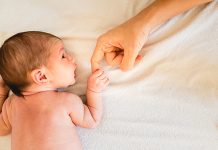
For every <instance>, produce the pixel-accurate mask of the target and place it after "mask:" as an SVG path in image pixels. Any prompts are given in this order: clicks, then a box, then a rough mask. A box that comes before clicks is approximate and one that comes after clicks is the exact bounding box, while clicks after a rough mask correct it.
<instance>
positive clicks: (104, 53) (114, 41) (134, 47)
mask: <svg viewBox="0 0 218 150" xmlns="http://www.w3.org/2000/svg"><path fill="white" fill-rule="evenodd" d="M147 36H148V31H147V30H144V29H143V28H142V26H140V23H139V22H138V20H137V18H132V19H130V20H128V21H127V22H125V23H124V24H121V25H120V26H118V27H116V28H114V29H112V30H109V31H108V32H106V33H105V34H103V35H101V36H100V37H99V38H98V40H97V44H96V47H95V50H94V53H93V55H92V58H91V64H92V71H93V72H94V71H95V70H97V69H99V68H100V62H101V60H102V59H103V58H105V60H106V62H107V63H108V64H109V65H111V66H117V65H120V68H121V69H122V70H123V71H126V70H128V69H131V68H132V67H133V66H134V64H135V63H136V62H138V61H140V60H141V56H140V55H139V51H140V50H141V48H142V46H143V45H144V44H145V42H146V40H147Z"/></svg>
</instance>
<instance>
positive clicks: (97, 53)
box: [91, 42, 104, 72]
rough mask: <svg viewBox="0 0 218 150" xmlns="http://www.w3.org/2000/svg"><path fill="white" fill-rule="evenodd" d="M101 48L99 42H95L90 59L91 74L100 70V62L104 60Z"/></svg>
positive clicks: (101, 45)
mask: <svg viewBox="0 0 218 150" xmlns="http://www.w3.org/2000/svg"><path fill="white" fill-rule="evenodd" d="M102 47H103V44H102V43H101V42H97V44H96V47H95V49H94V52H93V54H92V58H91V67H92V72H95V71H96V70H97V69H99V68H100V62H101V60H102V59H103V58H104V51H103V49H102Z"/></svg>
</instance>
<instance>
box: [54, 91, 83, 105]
mask: <svg viewBox="0 0 218 150" xmlns="http://www.w3.org/2000/svg"><path fill="white" fill-rule="evenodd" d="M58 96H59V98H60V99H62V100H63V101H64V103H66V104H73V103H78V101H79V102H81V98H80V97H79V96H78V95H76V94H73V93H69V92H59V93H58Z"/></svg>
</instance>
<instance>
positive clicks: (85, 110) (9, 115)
mask: <svg viewBox="0 0 218 150" xmlns="http://www.w3.org/2000/svg"><path fill="white" fill-rule="evenodd" d="M0 58H1V59H0V74H1V76H2V79H3V80H2V79H0V80H1V82H0V83H1V84H0V94H1V95H0V112H1V114H0V135H7V134H9V133H11V138H12V139H11V141H12V150H79V149H82V148H81V144H80V140H79V137H78V135H77V132H76V128H75V127H76V126H81V127H84V128H94V127H96V125H97V124H98V123H99V122H100V120H101V116H102V100H101V92H102V90H103V89H104V88H105V87H106V86H107V85H108V84H109V80H108V78H107V76H106V75H105V73H104V71H103V70H101V69H100V70H97V71H95V72H94V73H92V74H91V75H90V77H89V78H88V83H87V84H88V85H87V95H86V96H87V104H86V105H85V104H83V102H82V100H81V99H80V97H78V96H77V95H75V94H72V93H66V92H58V91H57V89H58V88H65V87H68V86H70V85H73V84H74V83H75V69H76V63H75V59H74V57H73V56H71V55H70V54H68V53H67V52H66V51H65V48H64V44H63V42H62V40H61V39H60V38H58V37H56V36H54V35H52V34H49V33H45V32H39V31H28V32H21V33H18V34H16V35H14V36H12V37H10V38H9V39H7V40H6V41H5V42H4V43H3V45H2V47H1V49H0ZM5 84H6V85H7V86H8V87H9V88H10V89H11V90H12V91H13V93H14V94H13V95H11V96H10V97H8V98H7V99H6V97H7V94H8V90H7V87H6V86H5ZM5 99H6V100H5ZM2 104H3V106H2Z"/></svg>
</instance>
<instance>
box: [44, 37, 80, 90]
mask: <svg viewBox="0 0 218 150" xmlns="http://www.w3.org/2000/svg"><path fill="white" fill-rule="evenodd" d="M50 50H51V55H50V58H49V60H48V66H47V67H48V70H49V76H50V82H51V83H52V85H53V86H54V87H55V88H64V87H67V86H69V85H72V84H74V83H75V69H76V63H75V59H74V57H73V56H72V55H70V54H68V53H67V52H66V50H65V48H64V44H63V42H62V41H61V40H57V41H55V42H54V44H52V46H51V49H50Z"/></svg>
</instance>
